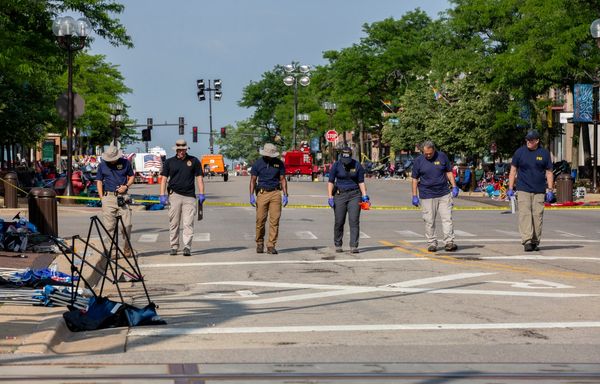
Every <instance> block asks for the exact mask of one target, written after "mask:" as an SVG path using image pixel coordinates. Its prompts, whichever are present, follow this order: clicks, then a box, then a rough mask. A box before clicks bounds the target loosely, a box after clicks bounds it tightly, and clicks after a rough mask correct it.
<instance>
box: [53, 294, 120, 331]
mask: <svg viewBox="0 0 600 384" xmlns="http://www.w3.org/2000/svg"><path fill="white" fill-rule="evenodd" d="M124 310H125V306H124V305H123V304H122V303H117V302H116V301H112V300H109V299H107V298H106V297H95V298H94V297H93V298H91V299H90V303H89V306H88V310H87V311H82V310H79V309H76V308H72V309H71V310H70V311H69V312H65V313H63V318H64V319H65V322H66V323H67V327H68V328H69V330H70V331H71V332H81V331H94V330H96V329H104V328H114V327H125V326H127V325H128V322H127V317H126V316H125V314H124Z"/></svg>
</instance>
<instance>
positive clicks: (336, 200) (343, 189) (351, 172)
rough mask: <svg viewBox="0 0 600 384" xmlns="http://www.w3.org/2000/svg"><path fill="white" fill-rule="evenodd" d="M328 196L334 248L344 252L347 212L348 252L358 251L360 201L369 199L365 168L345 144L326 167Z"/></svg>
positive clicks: (366, 201) (367, 201)
mask: <svg viewBox="0 0 600 384" xmlns="http://www.w3.org/2000/svg"><path fill="white" fill-rule="evenodd" d="M327 192H328V196H329V199H328V201H327V203H328V204H329V206H330V207H331V208H333V213H334V217H335V223H334V225H333V243H334V245H335V251H336V252H343V249H342V239H343V237H344V224H345V222H346V215H348V223H349V224H350V252H351V253H358V252H359V251H358V238H359V235H360V203H361V201H362V202H365V203H369V196H368V195H367V187H366V186H365V170H364V168H363V167H362V165H361V164H360V163H359V162H358V161H356V160H354V159H353V158H352V149H351V148H350V147H344V148H343V149H342V153H341V155H340V159H339V160H338V161H336V162H335V163H333V165H332V166H331V169H330V170H329V182H328V183H327Z"/></svg>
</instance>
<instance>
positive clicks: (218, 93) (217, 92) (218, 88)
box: [214, 79, 223, 101]
mask: <svg viewBox="0 0 600 384" xmlns="http://www.w3.org/2000/svg"><path fill="white" fill-rule="evenodd" d="M221 85H222V83H221V79H216V80H215V82H214V86H215V101H219V100H221V97H223V92H221Z"/></svg>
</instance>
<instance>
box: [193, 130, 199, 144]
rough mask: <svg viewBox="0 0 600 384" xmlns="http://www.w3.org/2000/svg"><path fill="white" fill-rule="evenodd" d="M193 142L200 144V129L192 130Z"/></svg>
mask: <svg viewBox="0 0 600 384" xmlns="http://www.w3.org/2000/svg"><path fill="white" fill-rule="evenodd" d="M192 141H193V142H194V143H197V142H198V127H193V128H192Z"/></svg>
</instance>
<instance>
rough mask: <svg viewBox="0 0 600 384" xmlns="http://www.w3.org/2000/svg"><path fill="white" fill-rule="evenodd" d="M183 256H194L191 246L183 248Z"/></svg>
mask: <svg viewBox="0 0 600 384" xmlns="http://www.w3.org/2000/svg"><path fill="white" fill-rule="evenodd" d="M183 256H192V253H191V252H190V249H189V248H183Z"/></svg>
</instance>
